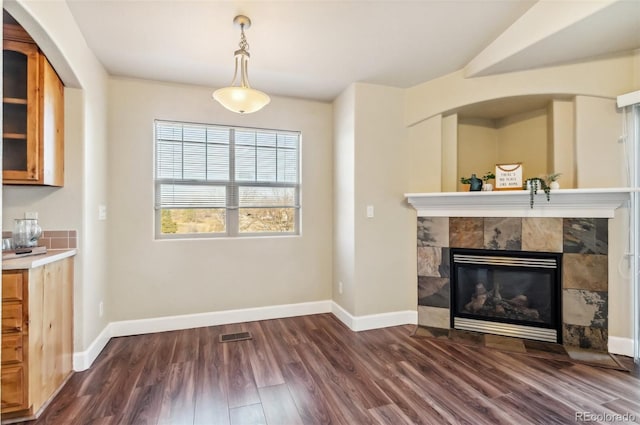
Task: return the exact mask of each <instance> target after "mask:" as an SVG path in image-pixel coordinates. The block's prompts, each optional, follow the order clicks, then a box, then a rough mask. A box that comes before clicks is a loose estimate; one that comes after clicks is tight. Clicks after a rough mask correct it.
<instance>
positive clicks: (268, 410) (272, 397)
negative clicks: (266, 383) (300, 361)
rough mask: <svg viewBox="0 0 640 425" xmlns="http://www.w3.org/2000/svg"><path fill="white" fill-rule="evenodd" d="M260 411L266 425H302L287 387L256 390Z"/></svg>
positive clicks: (280, 386)
mask: <svg viewBox="0 0 640 425" xmlns="http://www.w3.org/2000/svg"><path fill="white" fill-rule="evenodd" d="M258 392H259V393H260V400H261V401H262V410H263V412H264V416H265V418H266V419H267V423H268V424H274V425H275V424H287V425H302V424H303V422H302V418H301V417H300V414H299V413H298V409H297V407H296V404H295V402H294V401H293V398H292V397H291V393H290V392H289V387H287V385H286V384H281V385H273V386H270V387H261V388H258Z"/></svg>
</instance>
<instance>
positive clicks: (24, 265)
mask: <svg viewBox="0 0 640 425" xmlns="http://www.w3.org/2000/svg"><path fill="white" fill-rule="evenodd" d="M77 253H78V250H77V249H75V248H73V249H50V250H48V251H47V253H46V254H40V255H28V256H26V257H21V258H12V259H11V260H3V261H2V270H21V269H33V268H36V267H40V266H44V265H45V264H49V263H53V262H54V261H58V260H62V259H63V258H67V257H73V256H74V255H76V254H77Z"/></svg>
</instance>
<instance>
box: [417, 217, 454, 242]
mask: <svg viewBox="0 0 640 425" xmlns="http://www.w3.org/2000/svg"><path fill="white" fill-rule="evenodd" d="M418 246H439V247H444V246H449V218H448V217H418Z"/></svg>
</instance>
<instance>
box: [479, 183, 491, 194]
mask: <svg viewBox="0 0 640 425" xmlns="http://www.w3.org/2000/svg"><path fill="white" fill-rule="evenodd" d="M492 190H493V184H491V183H485V184H483V185H482V191H483V192H491V191H492Z"/></svg>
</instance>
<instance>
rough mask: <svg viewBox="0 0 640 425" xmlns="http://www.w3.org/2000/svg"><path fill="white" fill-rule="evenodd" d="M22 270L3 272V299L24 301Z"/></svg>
mask: <svg viewBox="0 0 640 425" xmlns="http://www.w3.org/2000/svg"><path fill="white" fill-rule="evenodd" d="M22 285H23V275H22V272H17V273H14V272H4V273H2V301H22V296H23V295H22V289H23V286H22Z"/></svg>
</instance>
